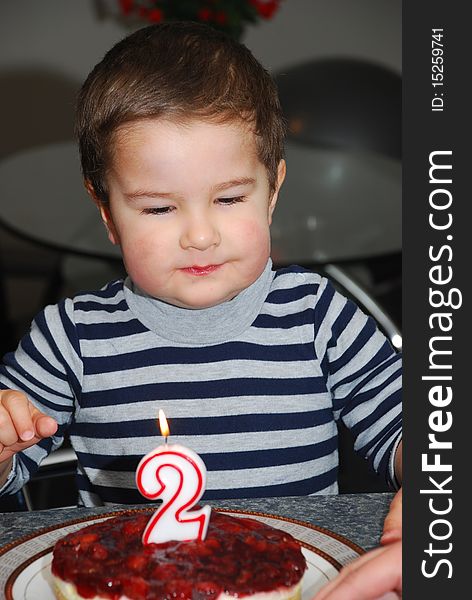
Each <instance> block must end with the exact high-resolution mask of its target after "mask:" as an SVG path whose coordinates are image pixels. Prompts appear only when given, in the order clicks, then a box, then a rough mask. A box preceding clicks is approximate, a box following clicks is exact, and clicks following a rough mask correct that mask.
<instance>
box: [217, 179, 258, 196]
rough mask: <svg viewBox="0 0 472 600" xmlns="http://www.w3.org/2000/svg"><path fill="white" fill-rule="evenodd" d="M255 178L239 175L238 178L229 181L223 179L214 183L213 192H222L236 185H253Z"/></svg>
mask: <svg viewBox="0 0 472 600" xmlns="http://www.w3.org/2000/svg"><path fill="white" fill-rule="evenodd" d="M255 183H256V180H255V179H254V177H241V178H239V179H232V180H231V181H224V182H223V183H218V184H217V185H215V187H214V188H213V190H214V191H215V192H223V191H224V190H227V189H229V188H232V187H237V186H238V185H254V184H255Z"/></svg>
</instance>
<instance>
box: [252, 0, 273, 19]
mask: <svg viewBox="0 0 472 600" xmlns="http://www.w3.org/2000/svg"><path fill="white" fill-rule="evenodd" d="M251 4H252V5H253V6H254V7H255V8H256V10H257V12H258V13H259V15H260V16H261V17H263V18H264V19H270V18H271V17H272V16H273V15H274V13H275V12H276V11H277V9H278V8H279V0H251Z"/></svg>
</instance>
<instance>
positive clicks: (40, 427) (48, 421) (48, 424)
mask: <svg viewBox="0 0 472 600" xmlns="http://www.w3.org/2000/svg"><path fill="white" fill-rule="evenodd" d="M57 427H58V424H57V421H55V420H54V419H53V418H52V417H48V416H47V415H44V414H43V413H38V414H37V416H36V417H35V418H34V429H35V432H36V437H39V438H46V437H50V436H51V435H54V434H55V433H56V431H57Z"/></svg>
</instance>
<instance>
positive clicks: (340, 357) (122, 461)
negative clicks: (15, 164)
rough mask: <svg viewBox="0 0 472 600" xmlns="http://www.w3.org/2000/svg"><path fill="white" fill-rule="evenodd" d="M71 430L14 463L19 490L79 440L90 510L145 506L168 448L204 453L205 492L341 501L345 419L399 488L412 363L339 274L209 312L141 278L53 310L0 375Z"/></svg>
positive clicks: (281, 280)
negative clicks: (155, 452) (161, 414)
mask: <svg viewBox="0 0 472 600" xmlns="http://www.w3.org/2000/svg"><path fill="white" fill-rule="evenodd" d="M0 388H3V389H19V390H22V391H24V392H25V393H26V394H27V395H28V397H29V398H30V400H31V401H32V402H33V403H34V404H36V405H37V406H38V407H39V408H40V409H41V410H42V411H43V412H45V413H47V414H49V415H51V416H52V417H54V418H55V419H56V420H57V421H58V423H59V428H58V431H57V433H56V434H55V435H54V436H53V437H52V438H48V439H44V440H42V441H41V442H40V443H39V444H37V445H35V446H33V447H31V448H28V449H27V450H25V451H24V452H21V453H19V454H17V455H16V456H15V460H14V467H13V469H12V472H11V473H10V476H9V478H8V480H7V482H6V483H5V485H4V487H3V488H2V493H14V492H15V491H17V490H19V489H20V488H21V487H22V485H24V483H26V482H27V481H28V479H29V478H30V477H31V475H32V474H33V473H34V472H35V471H36V469H37V468H38V466H39V464H40V463H41V460H42V459H43V458H44V457H45V456H46V455H47V454H48V453H50V452H51V451H52V450H54V449H56V448H57V447H59V446H60V445H61V443H62V441H63V438H64V435H65V434H66V433H67V434H68V435H69V437H70V441H71V444H72V446H73V448H74V450H75V452H76V454H77V457H78V470H77V485H78V490H79V504H84V505H86V506H97V505H108V504H117V503H118V504H120V503H130V504H131V503H139V502H143V501H144V499H143V498H142V496H141V495H140V494H139V492H138V490H137V489H136V484H135V470H136V467H137V464H138V462H139V460H140V459H141V458H142V457H143V455H144V454H147V453H148V452H150V451H151V450H152V449H153V448H155V447H156V446H158V445H160V444H161V443H162V438H161V437H160V434H159V433H158V428H157V424H156V417H157V413H158V409H159V408H162V409H164V411H165V413H166V415H167V417H168V420H169V424H170V428H171V437H170V438H169V443H174V442H175V443H179V444H183V445H185V446H188V447H190V448H192V449H193V450H194V451H195V452H197V453H198V454H199V455H200V456H201V458H202V459H203V461H204V462H205V464H206V467H207V470H208V478H207V487H206V492H205V495H204V497H203V498H204V499H205V498H208V499H210V498H212V499H221V498H238V497H268V496H291V495H307V494H316V493H324V494H331V493H337V491H338V487H337V475H338V446H337V428H336V422H337V421H338V420H342V421H343V422H344V424H345V425H346V426H347V427H348V428H349V429H350V430H351V432H352V433H353V435H354V438H355V449H356V451H357V452H359V453H360V455H361V456H363V457H365V458H366V459H367V460H368V461H370V463H371V464H372V466H373V467H374V469H375V470H376V471H377V472H379V473H382V474H383V475H384V476H385V478H386V479H387V481H389V482H390V484H392V485H394V479H393V477H394V474H393V467H392V457H393V451H394V449H395V448H396V445H397V444H398V441H399V438H400V435H401V356H400V355H399V354H397V353H396V352H395V351H394V350H393V348H392V347H391V345H390V344H389V342H388V341H387V340H386V338H385V336H384V335H383V334H382V333H381V332H380V331H379V330H378V329H377V327H376V325H375V322H374V321H373V319H372V318H371V317H367V316H366V315H364V314H363V313H362V312H361V310H360V309H359V308H358V307H357V306H356V305H355V304H354V303H353V302H351V301H350V300H347V299H346V298H344V297H343V296H342V295H340V294H339V293H338V292H337V291H335V289H334V287H333V286H332V284H331V283H330V282H329V281H328V280H327V279H325V278H322V277H321V276H319V275H318V274H316V273H313V272H311V271H307V270H305V269H302V268H300V267H290V268H287V269H282V270H279V271H273V270H272V265H271V262H270V261H269V263H268V265H267V267H266V269H265V270H264V272H263V273H262V275H261V276H260V277H259V279H258V280H257V281H256V282H255V283H254V284H253V285H252V286H250V287H249V288H247V289H246V290H244V291H243V292H242V293H241V294H239V295H238V296H237V297H236V298H234V299H233V300H231V301H229V302H225V303H223V304H221V305H218V306H215V307H212V308H208V309H201V310H189V309H184V308H179V307H176V306H171V305H168V304H165V303H164V302H161V301H159V300H156V299H154V298H151V297H149V296H147V295H146V294H144V293H143V292H141V291H140V290H139V289H137V288H136V287H135V286H134V285H133V283H132V282H131V281H130V280H129V279H126V280H124V281H122V280H120V281H115V282H112V283H110V284H109V285H107V286H106V287H105V288H103V289H102V290H100V291H98V292H93V293H82V294H79V295H77V296H76V297H75V298H73V299H67V300H65V301H63V302H61V303H59V304H57V305H55V306H48V307H46V309H45V310H44V311H43V312H42V313H40V314H39V315H38V316H37V318H36V319H35V321H34V323H33V325H32V328H31V331H30V333H29V334H28V335H27V336H25V338H24V339H23V340H22V341H21V343H20V346H19V348H18V349H17V351H16V352H15V353H11V354H8V355H7V356H6V357H5V361H4V365H3V366H2V367H1V368H0Z"/></svg>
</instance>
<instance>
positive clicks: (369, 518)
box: [0, 493, 393, 550]
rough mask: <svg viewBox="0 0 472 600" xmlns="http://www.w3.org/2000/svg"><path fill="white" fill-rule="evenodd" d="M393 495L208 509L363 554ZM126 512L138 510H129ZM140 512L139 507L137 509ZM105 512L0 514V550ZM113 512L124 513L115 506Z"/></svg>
mask: <svg viewBox="0 0 472 600" xmlns="http://www.w3.org/2000/svg"><path fill="white" fill-rule="evenodd" d="M392 498H393V494H392V493H375V494H343V495H337V496H296V497H289V498H261V499H244V500H241V499H238V500H227V501H225V502H222V501H218V502H216V501H210V502H208V504H210V505H211V506H216V507H221V508H231V509H240V510H250V511H256V512H264V513H270V514H275V515H280V516H285V517H290V518H294V519H299V520H302V521H307V522H308V523H311V524H313V525H318V526H320V527H324V528H327V529H330V530H331V531H333V532H335V533H338V534H340V535H342V536H345V537H347V538H348V539H350V540H351V541H353V542H354V543H356V544H357V545H359V546H361V547H362V548H364V549H365V550H369V549H371V548H373V547H375V546H376V545H378V541H379V538H380V534H381V531H382V526H383V520H384V518H385V515H386V514H387V512H388V507H389V505H390V502H391V500H392ZM127 508H138V506H134V507H133V506H132V507H127ZM139 508H142V505H139ZM111 510H113V509H111V508H110V507H106V508H59V509H51V510H43V511H34V512H20V513H0V548H1V547H2V546H4V545H5V544H8V543H9V542H12V541H14V540H16V539H18V538H19V537H22V536H24V535H28V534H30V533H32V532H34V531H37V530H39V529H42V528H44V527H49V526H51V525H54V524H59V523H64V522H65V521H68V520H71V519H77V518H79V517H82V516H83V517H87V516H90V515H99V514H103V513H108V512H110V511H111ZM116 510H123V506H117V507H116Z"/></svg>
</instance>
